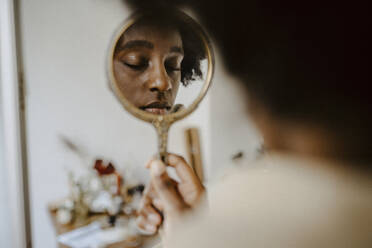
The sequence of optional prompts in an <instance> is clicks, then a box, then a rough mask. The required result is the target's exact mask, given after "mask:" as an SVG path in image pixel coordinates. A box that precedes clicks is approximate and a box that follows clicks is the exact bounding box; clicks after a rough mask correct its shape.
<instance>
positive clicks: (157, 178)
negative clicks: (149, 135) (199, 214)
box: [150, 160, 187, 214]
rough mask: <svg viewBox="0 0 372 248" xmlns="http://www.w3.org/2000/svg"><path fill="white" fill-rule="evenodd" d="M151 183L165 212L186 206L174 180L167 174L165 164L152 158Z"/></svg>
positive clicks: (171, 211) (178, 209)
mask: <svg viewBox="0 0 372 248" xmlns="http://www.w3.org/2000/svg"><path fill="white" fill-rule="evenodd" d="M150 168H151V177H152V184H153V186H154V188H155V190H156V192H157V194H158V195H159V198H160V200H161V201H162V204H163V207H164V211H165V213H166V214H169V213H173V212H178V211H181V210H182V209H185V208H187V205H186V203H185V202H184V201H183V200H182V197H181V196H180V195H179V193H178V191H177V188H176V185H175V183H174V181H173V180H172V179H171V178H170V177H169V176H168V174H167V171H166V166H165V164H164V163H163V162H161V161H160V160H154V161H153V162H152V163H151V165H150Z"/></svg>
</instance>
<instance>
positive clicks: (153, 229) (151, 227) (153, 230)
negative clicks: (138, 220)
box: [146, 224, 156, 233]
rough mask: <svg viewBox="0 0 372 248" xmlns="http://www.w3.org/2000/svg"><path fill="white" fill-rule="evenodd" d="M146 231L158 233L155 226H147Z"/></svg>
mask: <svg viewBox="0 0 372 248" xmlns="http://www.w3.org/2000/svg"><path fill="white" fill-rule="evenodd" d="M146 230H147V231H149V232H152V233H154V232H156V227H155V226H153V225H150V224H147V225H146Z"/></svg>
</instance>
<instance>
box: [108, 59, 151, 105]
mask: <svg viewBox="0 0 372 248" xmlns="http://www.w3.org/2000/svg"><path fill="white" fill-rule="evenodd" d="M114 75H115V79H116V81H117V83H118V87H119V89H120V91H121V92H122V93H123V94H124V96H125V97H126V98H127V99H128V100H129V101H130V102H131V103H133V104H135V105H137V104H139V103H138V99H137V98H138V97H137V96H138V95H139V94H141V92H142V89H143V87H142V86H143V83H144V81H145V79H144V75H143V73H138V72H133V71H130V70H129V69H128V68H125V66H124V65H123V64H122V63H121V62H114Z"/></svg>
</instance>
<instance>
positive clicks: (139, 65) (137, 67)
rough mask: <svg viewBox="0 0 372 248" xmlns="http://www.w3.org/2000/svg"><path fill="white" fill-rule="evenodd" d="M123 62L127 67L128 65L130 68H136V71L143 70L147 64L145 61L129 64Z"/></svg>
mask: <svg viewBox="0 0 372 248" xmlns="http://www.w3.org/2000/svg"><path fill="white" fill-rule="evenodd" d="M123 64H124V65H126V66H127V67H129V68H130V69H132V70H136V71H143V70H145V69H146V68H147V66H148V64H147V63H141V64H131V63H127V62H123Z"/></svg>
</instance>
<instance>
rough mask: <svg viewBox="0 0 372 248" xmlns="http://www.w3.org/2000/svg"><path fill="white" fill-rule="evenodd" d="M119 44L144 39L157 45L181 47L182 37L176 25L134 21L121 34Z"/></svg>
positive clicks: (156, 46)
mask: <svg viewBox="0 0 372 248" xmlns="http://www.w3.org/2000/svg"><path fill="white" fill-rule="evenodd" d="M121 40H122V42H121V44H119V45H121V46H123V45H125V44H126V43H127V42H129V41H133V40H144V41H148V42H151V43H152V44H153V45H154V47H155V48H158V47H173V46H179V47H182V38H181V35H180V33H179V31H178V29H177V28H176V27H172V26H170V25H161V24H151V23H134V24H133V25H132V26H131V27H130V28H128V29H127V30H126V31H125V32H124V35H123V39H121Z"/></svg>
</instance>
